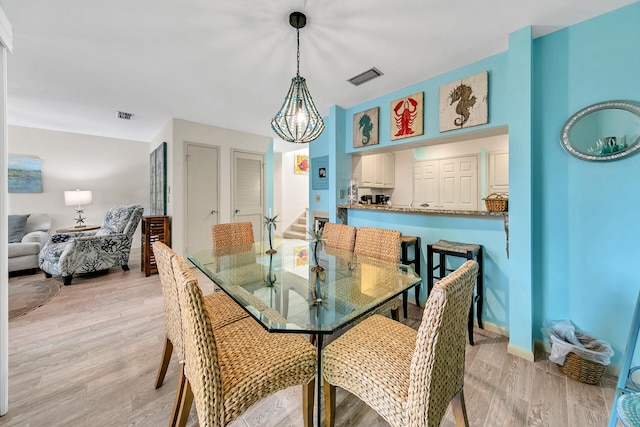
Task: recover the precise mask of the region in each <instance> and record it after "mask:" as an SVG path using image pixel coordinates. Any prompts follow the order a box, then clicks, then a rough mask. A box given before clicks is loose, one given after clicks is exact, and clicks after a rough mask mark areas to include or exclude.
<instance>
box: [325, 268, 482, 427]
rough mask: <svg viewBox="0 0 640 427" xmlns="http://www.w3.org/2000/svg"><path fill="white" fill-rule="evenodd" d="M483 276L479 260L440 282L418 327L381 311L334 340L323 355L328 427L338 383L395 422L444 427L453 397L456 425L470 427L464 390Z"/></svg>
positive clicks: (332, 421) (392, 422)
mask: <svg viewBox="0 0 640 427" xmlns="http://www.w3.org/2000/svg"><path fill="white" fill-rule="evenodd" d="M477 274H478V264H477V263H476V262H475V261H473V260H471V261H467V262H465V263H464V264H463V265H462V266H461V267H460V268H458V269H457V270H456V271H455V272H453V273H452V274H450V275H448V276H446V277H445V278H444V279H442V280H440V281H439V282H438V283H436V284H435V286H434V288H433V290H432V293H431V295H429V299H428V300H427V302H426V306H425V309H424V313H423V316H422V323H421V324H420V327H419V329H418V330H417V331H416V330H414V329H412V328H410V327H408V326H406V325H403V324H401V323H399V322H395V321H393V320H390V319H388V318H386V317H384V316H379V315H374V316H372V317H370V318H368V319H366V320H364V321H363V322H361V323H359V324H358V325H356V326H354V327H353V328H352V329H350V330H349V331H347V332H346V333H345V334H344V335H342V336H341V337H340V338H338V339H336V340H335V341H333V342H332V343H331V344H329V345H328V346H327V347H326V348H325V349H324V350H323V353H322V374H323V377H324V382H325V383H324V393H325V426H327V427H332V426H333V425H334V417H335V403H336V402H335V387H336V386H337V387H341V388H343V389H345V390H347V391H349V392H350V393H352V394H354V395H356V396H357V397H358V398H360V399H361V400H362V401H364V402H365V403H366V404H367V405H369V406H370V407H371V408H373V409H374V410H375V411H376V412H378V414H380V415H381V416H382V417H383V418H384V419H385V420H386V421H387V422H388V423H389V424H390V425H392V426H395V427H399V426H411V427H423V426H425V427H432V426H433V427H435V426H439V425H440V422H441V420H442V417H443V416H444V414H445V411H446V409H447V407H448V406H449V402H452V404H453V414H454V418H455V422H456V425H458V426H463V425H464V426H468V421H467V414H466V409H465V404H464V395H463V390H462V389H463V383H464V358H465V344H466V324H467V323H466V322H467V316H468V314H469V306H470V304H471V293H472V292H473V287H474V283H475V278H476V276H477ZM390 342H392V343H393V345H388V344H389V343H390Z"/></svg>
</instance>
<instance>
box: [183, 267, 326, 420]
mask: <svg viewBox="0 0 640 427" xmlns="http://www.w3.org/2000/svg"><path fill="white" fill-rule="evenodd" d="M173 266H174V272H175V274H176V280H177V281H178V282H179V285H178V293H179V296H180V307H181V312H180V313H181V316H182V327H183V334H184V343H185V370H186V378H187V380H186V381H185V384H184V386H183V393H182V399H183V402H182V404H181V405H180V407H181V410H180V414H179V417H178V418H179V419H178V425H179V426H184V425H186V423H187V420H188V417H189V411H190V408H191V405H192V403H193V400H195V402H196V409H197V413H198V420H199V423H200V425H201V426H225V425H227V424H229V423H230V422H232V421H233V420H235V419H237V418H238V417H239V416H240V415H242V414H243V413H244V412H245V411H246V410H247V409H249V407H251V405H253V404H254V403H256V402H258V401H259V400H260V399H262V398H264V397H267V396H269V395H271V394H273V393H276V392H277V391H280V390H283V389H285V388H288V387H291V386H299V385H302V386H303V387H302V395H303V415H304V425H305V426H311V425H313V421H312V418H313V389H314V384H315V381H314V378H315V375H316V366H317V363H316V349H315V347H313V345H311V344H310V343H309V342H308V341H307V340H305V339H304V338H303V337H302V335H298V334H283V333H270V332H267V331H266V330H265V329H264V328H262V326H260V325H259V324H258V323H257V322H255V321H254V320H253V319H252V318H248V319H240V320H238V321H236V322H234V323H231V324H229V325H226V326H224V327H222V328H220V329H217V330H215V331H214V330H213V328H212V327H211V322H210V319H209V317H210V316H209V313H208V312H207V310H206V309H205V303H204V301H203V297H202V291H201V290H200V288H199V287H198V283H197V281H196V280H195V278H194V276H193V274H192V273H191V271H189V270H184V269H181V268H180V266H179V264H178V260H177V257H176V258H174V260H173Z"/></svg>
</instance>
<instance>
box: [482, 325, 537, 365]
mask: <svg viewBox="0 0 640 427" xmlns="http://www.w3.org/2000/svg"><path fill="white" fill-rule="evenodd" d="M475 325H476V326H478V322H477V320H476V321H475ZM482 326H484V329H486V330H487V331H489V332H494V333H496V334H500V335H504V336H505V337H508V336H509V328H507V327H505V326H499V325H496V324H495V323H491V322H486V321H485V322H482ZM507 353H509V354H513V355H514V356H517V357H520V358H522V359H525V360H528V361H530V362H533V361H534V359H535V357H534V356H535V353H534V352H533V351H532V350H526V349H524V348H520V347H516V346H515V345H511V344H508V345H507Z"/></svg>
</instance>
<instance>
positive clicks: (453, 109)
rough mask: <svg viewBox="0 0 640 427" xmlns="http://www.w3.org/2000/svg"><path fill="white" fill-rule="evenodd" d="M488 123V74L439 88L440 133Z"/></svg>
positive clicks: (481, 74) (483, 73)
mask: <svg viewBox="0 0 640 427" xmlns="http://www.w3.org/2000/svg"><path fill="white" fill-rule="evenodd" d="M488 122H489V105H488V72H486V71H484V72H482V73H478V74H474V75H473V76H470V77H466V78H464V79H461V80H456V81H455V82H451V83H449V84H446V85H443V86H440V132H446V131H449V130H454V129H462V128H468V127H471V126H478V125H484V124H487V123H488Z"/></svg>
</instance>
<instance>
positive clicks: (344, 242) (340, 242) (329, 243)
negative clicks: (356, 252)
mask: <svg viewBox="0 0 640 427" xmlns="http://www.w3.org/2000/svg"><path fill="white" fill-rule="evenodd" d="M322 240H323V241H324V245H325V246H326V247H328V248H334V249H341V250H343V251H351V252H353V247H354V245H355V244H356V228H355V227H354V226H352V225H346V224H336V223H333V222H325V223H324V226H323V229H322Z"/></svg>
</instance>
